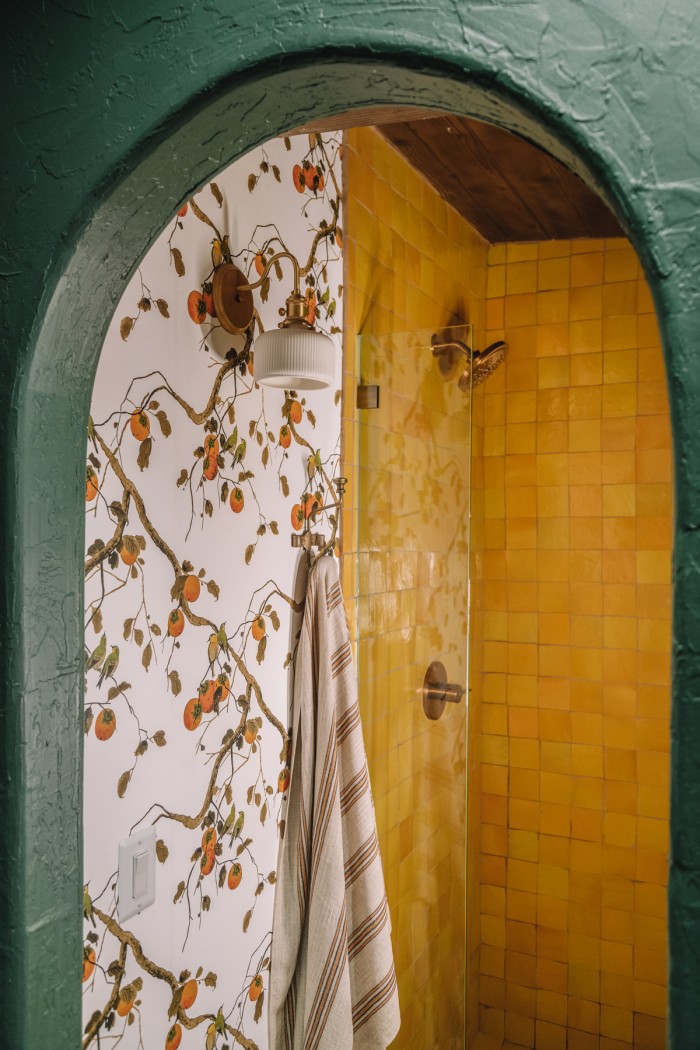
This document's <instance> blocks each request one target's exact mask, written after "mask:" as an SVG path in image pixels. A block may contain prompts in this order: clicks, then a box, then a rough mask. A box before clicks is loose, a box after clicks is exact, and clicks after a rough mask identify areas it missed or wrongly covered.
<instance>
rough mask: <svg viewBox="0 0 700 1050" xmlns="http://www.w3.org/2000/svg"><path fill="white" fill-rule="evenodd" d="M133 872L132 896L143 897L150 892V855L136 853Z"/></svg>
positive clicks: (144, 851) (144, 852)
mask: <svg viewBox="0 0 700 1050" xmlns="http://www.w3.org/2000/svg"><path fill="white" fill-rule="evenodd" d="M132 863H133V871H132V880H133V881H132V894H133V896H134V897H143V895H144V893H147V892H148V853H147V852H146V850H143V852H142V853H136V854H135V856H134V858H133V861H132Z"/></svg>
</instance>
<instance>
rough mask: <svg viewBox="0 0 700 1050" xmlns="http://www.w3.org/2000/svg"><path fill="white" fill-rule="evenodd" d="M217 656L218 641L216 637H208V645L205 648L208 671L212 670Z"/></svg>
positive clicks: (211, 635)
mask: <svg viewBox="0 0 700 1050" xmlns="http://www.w3.org/2000/svg"><path fill="white" fill-rule="evenodd" d="M218 655H219V639H218V637H217V635H215V634H210V635H209V645H208V646H207V656H208V658H209V669H210V670H213V668H214V663H215V662H216V658H217V656H218Z"/></svg>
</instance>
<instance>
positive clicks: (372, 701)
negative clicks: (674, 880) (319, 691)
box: [343, 129, 672, 1050]
mask: <svg viewBox="0 0 700 1050" xmlns="http://www.w3.org/2000/svg"><path fill="white" fill-rule="evenodd" d="M346 156H347V172H346V180H345V184H346V187H347V202H346V213H345V220H344V222H345V232H346V261H347V278H346V301H345V326H346V332H347V339H346V356H345V365H344V382H343V398H344V436H343V442H344V444H343V456H344V463H345V472H346V473H347V474H348V475H349V476H350V479H351V485H350V490H349V493H348V499H347V504H346V509H345V512H344V519H343V536H344V539H343V543H344V558H343V572H344V585H345V593H346V597H347V598H348V599H349V600H348V612H349V615H350V618H351V620H352V621H353V623H354V622H355V618H356V615H357V609H356V606H355V605H354V604H353V602H352V600H351V598H352V596H353V595H356V594H357V593H358V581H360V577H362V580H361V589H362V590H363V593H367V591H371V592H373V593H374V594H375V595H376V603H375V605H374V606H373V608H374V610H375V615H374V618H372V617H370V616H369V615H368V617H367V621H366V622H365V623H364V624H363V631H362V632H361V634H360V636H361V638H362V639H363V640H365V641H366V645H367V648H366V651H365V652H363V653H362V654H361V659H360V667H361V668H365V669H366V668H369V669H370V673H369V675H368V677H367V679H366V680H363V681H362V682H361V703H362V708H363V720H364V726H365V734H366V738H367V746H368V757H369V761H370V769H371V773H372V781H373V787H374V794H375V802H376V805H377V819H378V826H379V835H380V840H381V844H382V855H383V859H384V866H385V874H386V879H387V889H388V895H389V901H390V907H391V912H392V920H393V927H394V942H395V950H396V963H397V972H398V976H399V987H400V993H401V1002H402V1014H403V1028H402V1032H401V1035H400V1037H399V1039H398V1040H397V1042H396V1043H395V1047H396V1048H399V1047H400V1048H401V1050H405V1048H409V1047H410V1048H411V1050H413V1048H414V1047H415V1048H416V1050H418V1048H421V1050H423V1048H425V1047H427V1046H433V1045H435V1046H438V1047H440V1050H453V1048H455V1050H461V1047H462V1046H463V1043H462V1030H461V1029H462V1027H463V1025H464V1011H463V1004H462V989H463V987H464V984H465V980H466V983H467V988H468V992H467V1000H468V1001H467V1019H466V1021H467V1027H468V1032H469V1038H468V1045H469V1046H471V1045H472V1043H473V1042H474V1040H475V1039H476V1037H477V1033H478V1032H479V1031H480V1032H481V1033H482V1040H483V1039H484V1038H486V1040H487V1041H488V1045H489V1046H491V1045H495V1046H497V1045H499V1044H500V1043H501V1042H503V1045H504V1047H515V1046H525V1047H534V1046H535V1045H536V1046H537V1047H538V1050H559V1048H562V1050H563V1048H565V1047H566V1048H567V1050H628V1048H630V1047H632V1046H634V1047H637V1048H639V1050H659V1048H661V1047H663V1046H664V1016H665V999H666V899H665V885H666V850H667V837H668V820H667V814H668V757H669V756H668V750H669V719H670V692H669V665H670V598H671V593H670V547H671V526H672V486H671V456H670V428H669V417H668V403H667V395H666V389H665V378H664V373H663V361H662V356H661V350H660V346H659V340H658V334H657V330H656V324H655V317H654V311H653V305H652V302H651V298H650V296H649V292H648V289H647V286H646V283H645V281H644V279H643V276H642V274H641V271H640V267H639V264H638V261H637V258H636V255H635V254H634V252H633V251H632V249H631V248H630V246H629V245H628V243H627V242H626V241H624V240H608V241H598V240H590V241H582V240H581V241H574V242H547V243H542V244H539V245H537V244H534V245H533V244H510V245H507V246H506V245H503V246H495V247H492V248H491V249H490V250H489V251H488V258H487V253H486V248H485V246H484V244H483V242H482V241H481V240H480V239H479V238H478V237H477V236H476V235H475V234H474V231H473V230H471V228H470V227H469V226H467V225H466V224H465V223H463V222H462V220H461V219H459V217H458V216H456V214H455V213H454V212H453V211H452V210H451V209H450V208H449V207H448V206H447V205H446V204H445V203H444V202H443V201H441V200H440V198H438V197H437V195H436V194H435V193H434V191H433V190H432V189H431V187H430V186H428V185H427V183H425V182H424V180H422V179H421V178H420V176H418V175H417V173H415V172H414V171H413V170H412V169H411V168H410V167H408V165H406V164H405V163H404V162H403V161H402V159H401V158H400V157H399V156H398V155H397V154H396V153H395V152H394V151H393V150H392V149H391V147H389V146H388V145H387V144H386V143H385V142H384V140H383V139H382V138H381V137H380V136H379V135H378V133H377V132H375V131H373V130H370V129H360V130H356V131H352V132H350V133H349V135H348V141H347V152H346ZM463 320H470V321H472V322H473V323H474V325H475V328H476V337H475V341H476V345H477V346H481V345H486V344H487V343H489V342H491V341H493V340H495V339H498V338H505V339H506V340H507V341H508V344H509V353H508V357H507V361H506V364H505V365H504V366H503V367H502V368H501V369H499V371H498V372H496V373H495V374H494V375H493V376H492V377H491V378H490V379H489V380H488V381H487V383H485V384H484V385H483V386H481V387H479V388H478V389H477V390H476V391H475V394H474V401H473V415H472V449H473V458H472V522H471V557H472V581H471V601H472V622H471V649H470V675H471V685H472V694H471V699H470V708H469V736H468V742H467V747H468V751H467V768H468V818H469V837H468V843H467V851H468V873H467V884H466V889H465V887H464V875H465V873H464V870H463V866H462V867H460V850H461V843H460V842H458V843H457V846H458V848H457V849H455V848H454V846H455V843H454V841H452V840H453V839H454V836H455V833H457V834H459V828H458V822H459V819H460V809H459V807H460V805H461V804H463V801H464V795H463V790H464V783H463V775H462V776H461V779H460V776H457V777H455V776H454V766H453V764H452V763H453V754H452V752H451V751H450V742H449V741H448V739H446V737H445V735H444V732H443V730H444V719H443V723H437V727H438V731H437V733H430V730H432V729H434V728H435V727H434V726H430V727H428V723H427V722H424V721H423V720H422V714H421V715H420V717H418V716H417V715H415V714H408V713H407V712H408V711H409V707H408V706H407V704H406V702H405V701H406V693H407V692H409V691H410V690H411V689H412V688H414V687H415V684H416V683H415V681H414V679H415V678H416V675H417V672H418V669H419V666H420V665H419V661H418V659H417V648H416V644H415V637H411V638H408V639H406V638H405V637H403V636H402V635H401V633H400V631H399V633H396V632H392V631H391V626H392V622H391V615H389V613H390V612H391V610H392V608H393V609H394V610H396V609H398V608H401V607H402V606H401V604H400V603H399V605H397V606H393V605H392V602H393V601H394V599H395V598H397V596H398V598H399V599H400V602H402V601H403V599H404V597H405V594H406V592H410V591H411V590H415V589H416V588H417V580H416V578H415V576H414V575H412V571H413V570H412V569H411V567H410V566H408V565H406V561H405V560H404V562H403V567H402V569H401V570H400V572H401V574H403V575H402V580H401V585H400V586H399V585H398V584H397V582H396V578H395V577H396V574H397V573H399V570H398V569H397V566H396V564H395V560H392V557H391V549H390V548H391V530H390V528H389V524H388V521H387V520H385V518H386V517H387V513H388V512H387V511H386V507H384V512H382V511H381V508H380V513H379V515H378V525H379V529H378V533H377V534H378V535H381V536H383V537H384V540H383V542H384V541H385V549H384V551H383V554H382V556H380V557H375V558H373V559H372V561H371V562H368V563H367V564H366V565H365V566H364V567H363V566H362V565H361V563H360V562H359V561H358V557H357V554H358V541H357V534H356V528H355V526H356V510H357V507H356V503H357V496H356V493H357V473H356V472H357V463H356V456H355V446H356V426H357V413H356V411H355V408H354V404H355V387H356V384H357V381H358V371H357V368H358V363H357V356H356V345H355V335H356V333H357V332H360V331H363V332H370V331H374V332H388V331H394V332H406V331H413V330H415V329H417V328H425V327H428V326H430V325H432V324H434V325H435V326H439V325H441V324H448V323H455V322H459V321H463ZM480 332H481V333H483V335H481V336H480V335H479V333H480ZM383 440H386V441H387V442H389V443H391V442H392V441H394V442H396V441H398V442H399V444H400V441H401V434H400V433H394V434H393V435H392V433H391V428H390V427H389V428H387V433H386V437H385V438H384V439H383ZM390 447H396V446H395V445H394V446H390V444H389V445H387V448H390ZM416 571H417V570H416ZM392 574H393V576H394V578H393V580H392ZM370 577H371V581H370ZM415 607H416V609H418V605H417V604H416V606H415ZM392 615H393V614H392ZM387 616H388V617H389V618H388V620H387ZM372 624H374V628H372ZM378 624H381V629H379V628H378V627H377V625H378ZM404 629H405V625H404V627H402V628H401V630H404ZM390 636H391V637H390ZM420 655H422V654H420ZM390 669H393V670H394V672H395V677H394V681H396V682H399V683H400V684H399V685H398V687H397V688H394V687H393V686H392V687H391V688H388V689H385V690H384V691H382V688H381V686H382V684H383V683H384V684H385V683H386V682H387V681H388V680H389V678H391V672H390ZM419 677H420V678H421V679H422V668H420V675H419ZM418 706H419V705H418ZM416 709H417V708H416ZM451 743H452V744H454V740H453V741H452V742H451ZM458 743H460V742H459V741H458ZM446 770H447V771H448V775H445V771H446ZM428 829H429V831H428ZM428 834H429V835H430V836H431V837H430V838H429V839H428V838H427V837H426V836H427V835H428ZM426 842H427V845H426ZM436 858H437V859H436ZM450 885H451V889H450ZM465 893H466V899H467V905H468V907H467V917H466V923H467V931H466V942H467V944H466V951H465V946H464V918H463V896H464V894H465ZM460 895H462V896H461V897H460ZM465 967H466V976H465Z"/></svg>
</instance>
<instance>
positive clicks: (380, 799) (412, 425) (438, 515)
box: [357, 326, 472, 1050]
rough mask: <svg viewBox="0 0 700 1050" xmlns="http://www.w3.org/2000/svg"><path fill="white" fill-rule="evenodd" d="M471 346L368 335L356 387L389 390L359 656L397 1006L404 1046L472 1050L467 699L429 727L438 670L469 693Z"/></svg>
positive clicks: (369, 463)
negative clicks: (432, 671)
mask: <svg viewBox="0 0 700 1050" xmlns="http://www.w3.org/2000/svg"><path fill="white" fill-rule="evenodd" d="M471 345H472V333H471V328H470V326H459V327H454V328H450V329H440V330H437V331H436V330H435V329H429V330H426V331H422V332H414V333H410V334H400V335H397V334H392V335H366V336H362V337H361V338H360V348H359V351H360V353H359V357H360V377H361V382H362V384H365V385H370V384H371V385H375V384H376V385H378V386H379V388H380V393H379V407H378V408H376V409H365V410H360V411H359V412H358V426H357V440H358V448H357V456H358V458H357V463H358V465H359V493H358V509H357V515H358V517H357V536H358V545H357V551H358V555H357V558H358V561H357V659H358V674H359V682H360V703H361V706H362V715H363V725H364V732H365V740H366V745H367V753H368V759H369V765H370V773H371V778H372V786H373V792H374V798H375V805H376V810H377V824H378V829H379V836H380V842H381V847H382V857H383V861H384V870H385V876H386V883H387V894H388V897H389V905H390V909H391V917H392V924H393V937H394V951H395V961H396V970H397V977H398V981H399V993H400V1001H401V1013H402V1027H401V1032H400V1034H399V1036H398V1038H397V1039H396V1041H395V1042H394V1044H393V1050H425V1048H426V1047H431V1046H437V1047H440V1048H441V1050H463V1047H464V1029H465V1008H466V1007H465V1004H466V906H465V903H466V878H467V872H466V745H467V705H466V702H465V701H464V700H462V702H461V703H459V704H447V705H446V707H445V711H444V713H443V715H442V717H441V718H440V719H439V721H428V719H427V718H426V717H425V714H424V713H423V706H422V697H421V688H422V685H423V679H424V676H425V672H426V670H427V668H428V666H429V664H430V663H431V662H432V661H433V660H440V661H441V662H442V663H443V664H444V665H445V668H446V670H447V674H448V676H449V681H450V682H455V683H458V684H459V685H461V686H462V687H463V688H465V689H466V687H467V672H468V667H467V659H468V646H467V640H468V636H469V635H468V631H469V509H470V460H471V432H470V431H471V382H470V378H469V369H468V363H469V347H471ZM441 346H443V347H446V349H444V350H440V349H439V348H440V347H441ZM436 348H437V349H436ZM465 373H466V377H465Z"/></svg>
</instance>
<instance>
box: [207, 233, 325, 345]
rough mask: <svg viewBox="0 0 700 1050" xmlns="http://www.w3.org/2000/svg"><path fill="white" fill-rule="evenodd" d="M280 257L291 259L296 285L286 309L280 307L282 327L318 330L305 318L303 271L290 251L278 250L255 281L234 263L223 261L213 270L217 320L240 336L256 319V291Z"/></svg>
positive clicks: (287, 301)
mask: <svg viewBox="0 0 700 1050" xmlns="http://www.w3.org/2000/svg"><path fill="white" fill-rule="evenodd" d="M279 259H291V260H292V266H293V267H294V288H293V290H292V294H291V295H290V296H289V297H288V298H287V299H286V300H285V307H286V309H285V310H280V313H281V314H282V320H281V321H280V323H279V327H280V328H289V327H290V326H291V325H299V326H301V327H302V328H308V329H309V330H310V331H312V332H315V331H316V329H315V328H314V326H313V325H312V324H309V322H308V321H307V320H306V314H307V312H308V309H309V304H308V303H307V301H306V296H305V295H304V294H303V293H302V292H301V290H300V282H301V270H300V268H299V263H298V262H297V260H296V258H295V256H293V255H292V253H291V252H277V254H276V255H273V256H272V257H271V258H270V259H268V261H267V264H266V266H265V269H264V270H263V273H262V276H261V277H260V279H259V280H257V281H255V282H254V283H253V284H249V283H248V279H247V277H246V276H245V274H244V273H243V272H242V271H241V270H239V269H238V267H237V266H234V265H233V263H222V265H221V266H217V268H216V269H215V270H214V276H213V277H212V297H213V299H214V307H215V308H216V316H217V320H218V321H219V322H220V323H221V326H222V327H223V328H225V329H226V331H227V332H231V333H233V334H234V335H240V334H241V332H244V331H245V330H246V328H248V326H249V325H250V323H251V321H252V320H253V313H254V309H255V304H254V302H253V291H254V290H255V289H256V288H259V287H260V286H261V284H262V283H263V281H265V279H266V278H267V275H268V273H269V272H270V269H271V267H272V266H274V264H275V263H276V262H277V261H278V260H279Z"/></svg>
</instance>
